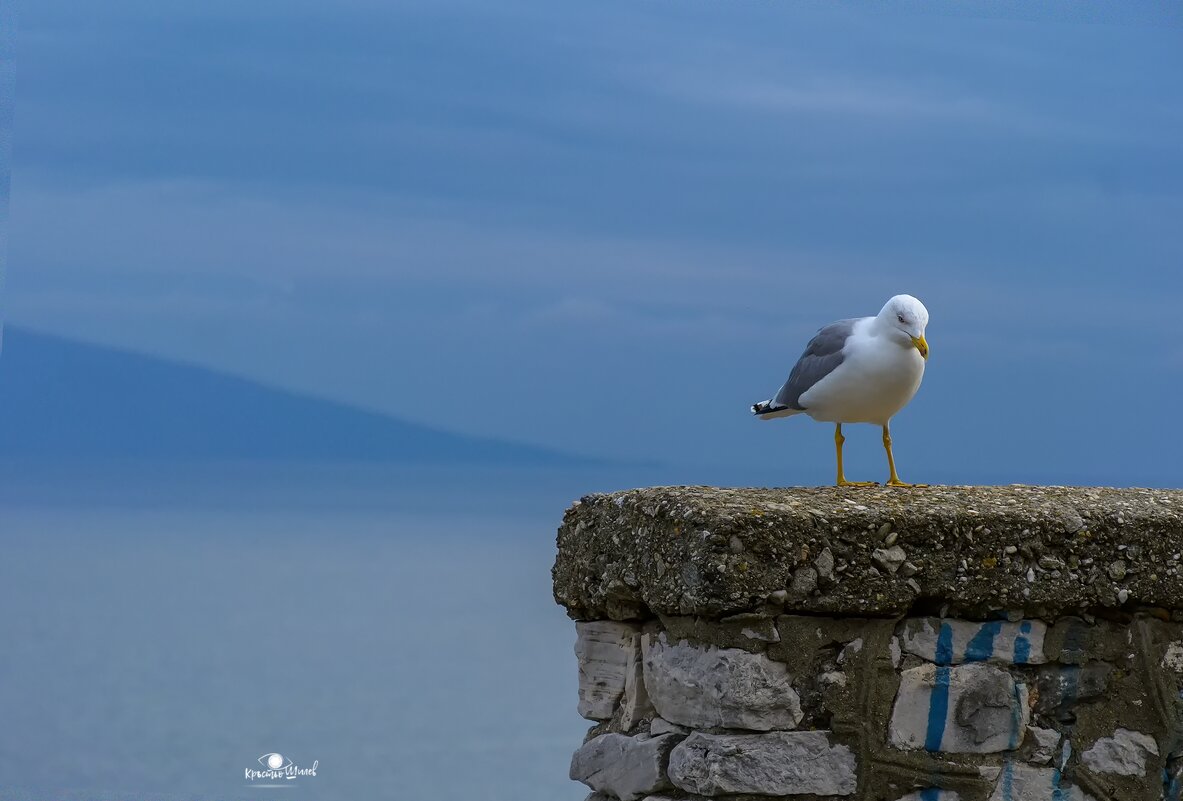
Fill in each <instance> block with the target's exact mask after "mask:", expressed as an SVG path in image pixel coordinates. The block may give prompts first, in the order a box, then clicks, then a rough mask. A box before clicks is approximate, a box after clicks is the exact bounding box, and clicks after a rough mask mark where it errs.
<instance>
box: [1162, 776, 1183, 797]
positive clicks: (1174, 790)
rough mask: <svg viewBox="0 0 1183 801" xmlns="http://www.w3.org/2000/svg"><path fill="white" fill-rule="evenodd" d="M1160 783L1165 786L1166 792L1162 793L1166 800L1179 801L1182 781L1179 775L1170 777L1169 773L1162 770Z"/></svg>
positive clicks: (1181, 794) (1182, 788)
mask: <svg viewBox="0 0 1183 801" xmlns="http://www.w3.org/2000/svg"><path fill="white" fill-rule="evenodd" d="M1162 783H1163V785H1164V786H1165V787H1166V792H1165V793H1164V795H1163V797H1164V799H1165V800H1166V801H1180V799H1181V798H1183V781H1180V777H1178V776H1176V777H1174V778H1171V775H1170V774H1169V773H1167V772H1166V771H1165V770H1164V771H1163V772H1162Z"/></svg>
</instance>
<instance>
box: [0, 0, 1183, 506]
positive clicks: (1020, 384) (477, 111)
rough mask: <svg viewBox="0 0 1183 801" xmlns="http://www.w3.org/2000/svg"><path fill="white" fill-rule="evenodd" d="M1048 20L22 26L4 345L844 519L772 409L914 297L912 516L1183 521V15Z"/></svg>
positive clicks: (615, 14)
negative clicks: (359, 414)
mask: <svg viewBox="0 0 1183 801" xmlns="http://www.w3.org/2000/svg"><path fill="white" fill-rule="evenodd" d="M1024 5H1025V4H1017V3H991V4H974V3H960V4H957V5H956V7H955V8H954V7H953V6H951V5H950V4H947V3H939V4H938V3H931V4H930V3H919V2H904V3H890V4H883V3H874V4H846V5H834V4H829V3H809V2H793V3H789V2H716V3H705V2H681V3H672V2H639V1H637V0H634V1H633V2H596V3H556V2H553V0H531V1H530V2H521V1H513V0H510V1H508V2H499V3H496V4H489V3H476V2H438V1H436V0H433V2H401V3H398V4H389V3H383V2H376V1H370V0H346V2H337V3H332V4H329V3H311V2H299V1H297V2H290V1H289V2H282V3H280V2H263V1H259V2H251V3H242V2H233V3H231V2H224V1H222V0H211V2H206V3H200V4H198V3H191V2H161V1H160V0H153V2H147V1H146V0H142V1H138V2H132V1H130V0H111V2H108V3H102V4H96V3H90V2H86V3H83V2H66V1H65V0H38V2H36V3H25V4H24V5H23V6H22V7H21V8H20V16H19V32H18V36H17V39H16V47H15V52H16V67H17V70H16V72H17V83H16V86H17V89H16V121H15V143H14V150H13V172H12V207H11V221H12V232H11V242H10V248H9V255H10V260H9V266H8V275H7V279H6V280H7V284H6V293H7V297H6V300H5V306H6V315H7V318H8V320H9V321H11V322H13V323H16V324H21V325H26V326H31V327H36V328H39V329H42V330H45V331H50V332H54V333H59V334H65V335H70V336H74V337H77V338H80V339H85V340H88V341H94V342H101V343H107V344H114V345H120V346H126V347H130V348H134V349H136V350H141V351H146V352H150V353H155V354H159V355H164V356H169V357H176V358H181V359H186V360H190V361H194V362H199V363H201V364H205V365H209V366H213V367H217V368H221V369H226V370H228V371H232V372H234V373H237V374H241V375H244V376H247V377H251V378H256V379H259V380H262V381H266V382H268V383H271V384H275V385H279V386H283V387H289V388H293V389H297V390H301V391H307V392H310V393H314V394H317V395H321V396H326V397H331V398H334V399H339V400H345V401H349V402H353V403H357V404H359V405H362V406H365V407H367V408H371V409H377V410H382V411H386V412H390V413H392V414H397V415H400V416H403V417H405V418H408V419H411V420H416V421H420V422H424V423H430V424H433V425H441V426H446V427H449V428H452V429H455V430H458V431H464V432H471V433H475V434H482V435H495V436H500V437H507V438H513V439H520V440H523V441H527V442H533V443H538V444H545V445H549V446H557V447H562V448H567V449H571V450H575V451H580V452H584V453H593V454H597V455H604V456H621V457H633V458H642V459H654V458H656V459H660V460H665V461H670V462H675V463H679V464H686V465H720V466H745V467H755V468H759V469H764V468H766V469H767V471H768V476H769V479H768V480H769V481H770V482H775V481H777V480H778V479H779V478H781V477H784V476H789V477H791V478H795V479H800V480H812V481H817V482H826V481H829V480H830V478H831V470H832V456H831V445H830V439H829V438H830V436H831V433H832V432H831V431H830V430H829V428H828V427H826V426H820V425H813V424H810V423H809V422H808V421H801V420H794V421H780V422H778V423H767V424H759V423H757V422H755V421H753V420H751V419H749V417H748V416H747V413H746V408H747V405H748V404H749V403H750V402H752V401H754V400H757V399H760V398H764V397H767V396H768V395H770V394H771V393H772V392H774V391H775V389H776V387H777V386H778V385H779V383H780V382H781V381H782V380H783V379H784V377H785V375H786V374H787V371H788V368H789V367H790V366H791V364H792V362H793V360H795V358H796V356H797V355H798V354H799V352H800V350H801V348H802V347H803V345H804V343H805V341H806V340H807V339H808V337H809V336H810V334H811V333H812V332H813V331H814V330H815V329H816V328H817V327H818V326H819V325H821V324H823V323H825V322H828V321H829V320H832V319H835V318H839V317H848V316H855V315H860V314H873V313H874V312H876V311H877V310H878V309H879V307H880V306H881V305H882V303H883V301H884V300H886V298H887V297H888V296H890V295H892V294H894V293H897V292H910V293H912V294H915V295H917V296H918V297H920V298H921V299H922V300H924V301H925V303H926V304H927V305H928V307H929V310H930V312H931V315H932V322H931V324H930V328H929V337H928V338H929V340H930V342H931V345H932V349H933V357H932V360H931V362H930V366H929V372H928V376H927V377H926V380H925V385H924V386H923V387H922V389H921V392H920V394H919V396H918V397H917V399H916V400H915V401H914V402H913V404H912V405H911V406H910V407H909V408H908V409H906V410H905V411H904V412H903V413H901V415H900V416H899V418H898V419H897V423H896V426H895V434H896V448H897V456H898V457H899V461H900V465H901V473H902V474H903V475H904V477H905V478H911V479H913V480H921V479H923V480H932V481H942V480H951V479H957V480H983V481H985V480H990V481H1010V480H1014V481H1020V480H1038V481H1055V480H1065V481H1068V480H1073V481H1085V480H1097V481H1107V482H1111V483H1157V484H1176V485H1177V484H1180V483H1183V467H1180V460H1179V458H1178V456H1179V447H1180V444H1181V443H1183V437H1181V435H1183V428H1181V426H1180V423H1179V419H1178V417H1179V416H1178V413H1177V410H1176V407H1177V406H1178V403H1179V402H1178V397H1179V395H1180V393H1181V391H1183V337H1181V336H1180V334H1181V333H1183V330H1181V329H1183V325H1181V324H1180V317H1179V313H1178V311H1177V307H1178V303H1179V298H1180V296H1181V295H1183V269H1181V267H1183V226H1181V225H1180V223H1179V221H1180V220H1181V219H1183V148H1181V147H1180V145H1179V143H1180V142H1183V12H1180V11H1179V7H1178V6H1177V5H1167V4H1159V3H1120V4H1118V3H1111V4H1104V3H1101V4H1090V6H1089V7H1088V10H1087V12H1086V11H1081V10H1080V9H1081V8H1083V7H1082V6H1081V5H1080V4H1077V3H1049V4H1041V6H1040V8H1039V9H1036V10H1031V9H1025V8H1023V6H1024ZM847 447H848V450H851V451H852V453H851V461H850V465H851V469H850V470H848V475H850V476H851V477H852V478H853V477H860V478H861V477H863V476H864V475H865V474H878V473H880V472H883V468H882V456H881V451H880V449H879V446H878V437H877V433H876V432H873V431H871V430H870V429H868V430H867V431H866V432H862V433H855V434H854V435H853V436H851V442H850V443H849V444H848V446H847ZM802 465H804V466H806V467H807V468H808V469H805V468H802ZM790 467H793V468H794V469H799V470H803V471H804V472H799V473H791V471H790V470H789V468H790Z"/></svg>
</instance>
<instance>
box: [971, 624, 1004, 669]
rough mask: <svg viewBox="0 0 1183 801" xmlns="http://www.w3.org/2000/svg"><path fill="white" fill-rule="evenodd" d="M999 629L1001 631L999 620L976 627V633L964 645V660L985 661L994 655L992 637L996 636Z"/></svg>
mask: <svg viewBox="0 0 1183 801" xmlns="http://www.w3.org/2000/svg"><path fill="white" fill-rule="evenodd" d="M1000 631H1002V621H1001V620H994V621H991V622H990V623H983V624H982V625H981V626H980V627H979V628H978V633H977V634H975V635H974V636H973V639H971V640H970V641H969V644H968V645H966V646H965V661H966V662H985V661H986V660H987V659H989V658H990V657H992V656H994V638H995V637H997V636H998V632H1000Z"/></svg>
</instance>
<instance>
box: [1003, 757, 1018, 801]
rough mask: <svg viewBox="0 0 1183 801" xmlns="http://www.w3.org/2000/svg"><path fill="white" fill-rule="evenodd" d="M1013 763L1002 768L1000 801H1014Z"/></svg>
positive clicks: (1008, 763)
mask: <svg viewBox="0 0 1183 801" xmlns="http://www.w3.org/2000/svg"><path fill="white" fill-rule="evenodd" d="M1014 785H1015V763H1013V762H1007V763H1006V764H1005V765H1003V767H1002V801H1015V787H1014Z"/></svg>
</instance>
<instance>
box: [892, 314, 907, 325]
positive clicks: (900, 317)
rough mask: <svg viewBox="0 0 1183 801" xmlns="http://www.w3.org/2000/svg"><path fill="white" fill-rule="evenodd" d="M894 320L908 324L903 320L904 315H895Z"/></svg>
mask: <svg viewBox="0 0 1183 801" xmlns="http://www.w3.org/2000/svg"><path fill="white" fill-rule="evenodd" d="M895 318H896V319H897V320H899V321H900V322H901V323H906V322H908V321H907V320H905V319H904V315H902V314H897V315H896V316H895Z"/></svg>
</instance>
